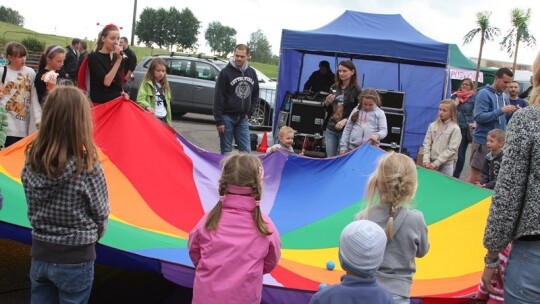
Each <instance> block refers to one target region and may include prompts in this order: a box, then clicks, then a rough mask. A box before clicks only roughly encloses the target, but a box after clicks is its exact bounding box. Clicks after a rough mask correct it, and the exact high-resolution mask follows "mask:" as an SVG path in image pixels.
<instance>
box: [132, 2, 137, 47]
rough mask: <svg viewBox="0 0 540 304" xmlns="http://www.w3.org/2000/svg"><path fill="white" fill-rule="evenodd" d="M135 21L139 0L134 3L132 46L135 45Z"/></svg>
mask: <svg viewBox="0 0 540 304" xmlns="http://www.w3.org/2000/svg"><path fill="white" fill-rule="evenodd" d="M135 20H137V0H134V1H133V23H132V24H131V45H135Z"/></svg>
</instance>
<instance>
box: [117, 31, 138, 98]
mask: <svg viewBox="0 0 540 304" xmlns="http://www.w3.org/2000/svg"><path fill="white" fill-rule="evenodd" d="M120 47H121V48H122V50H123V51H124V55H125V57H124V59H123V61H122V85H123V86H124V91H125V92H127V93H129V91H130V90H131V75H132V73H133V71H135V67H136V66H137V56H136V55H135V52H133V50H132V49H130V48H129V40H128V39H127V37H122V38H120Z"/></svg>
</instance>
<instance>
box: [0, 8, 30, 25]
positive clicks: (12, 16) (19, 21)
mask: <svg viewBox="0 0 540 304" xmlns="http://www.w3.org/2000/svg"><path fill="white" fill-rule="evenodd" d="M0 21H2V22H6V23H11V24H15V25H17V26H23V25H24V17H23V16H21V15H20V14H19V12H18V11H16V10H14V9H11V8H9V7H5V6H3V5H2V6H0Z"/></svg>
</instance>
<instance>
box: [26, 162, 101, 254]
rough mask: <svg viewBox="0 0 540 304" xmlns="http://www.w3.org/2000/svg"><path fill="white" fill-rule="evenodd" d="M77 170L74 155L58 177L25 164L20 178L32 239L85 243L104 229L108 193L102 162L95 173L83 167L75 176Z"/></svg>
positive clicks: (56, 242)
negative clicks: (34, 169) (32, 168)
mask: <svg viewBox="0 0 540 304" xmlns="http://www.w3.org/2000/svg"><path fill="white" fill-rule="evenodd" d="M75 170H76V167H75V160H74V159H73V158H71V159H70V160H69V161H68V163H67V165H66V168H65V169H64V171H63V172H62V173H61V174H60V175H59V176H58V177H56V178H50V177H49V176H47V174H45V173H36V172H34V171H32V170H31V169H30V166H29V164H28V163H26V164H25V165H24V168H23V171H22V174H21V180H22V184H23V187H24V192H25V195H26V201H27V203H28V219H29V220H30V224H31V225H32V239H33V240H38V241H41V242H46V243H52V244H59V245H68V246H86V245H88V244H93V243H95V242H97V240H98V239H99V238H101V237H102V236H103V234H104V233H105V227H106V225H107V218H108V216H109V197H108V191H107V185H106V183H105V176H104V175H103V169H102V167H101V164H98V165H96V166H95V167H94V171H93V172H92V173H88V172H86V171H82V172H81V173H80V175H79V176H78V177H76V178H74V177H73V176H74V174H75Z"/></svg>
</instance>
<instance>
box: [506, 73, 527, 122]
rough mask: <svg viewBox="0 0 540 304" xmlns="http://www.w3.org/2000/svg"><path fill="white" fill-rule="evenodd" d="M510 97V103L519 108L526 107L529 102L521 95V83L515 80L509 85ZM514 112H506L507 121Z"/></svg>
mask: <svg viewBox="0 0 540 304" xmlns="http://www.w3.org/2000/svg"><path fill="white" fill-rule="evenodd" d="M508 97H509V98H510V104H511V105H513V106H516V108H518V109H519V108H525V107H526V106H527V102H526V101H525V100H524V99H521V98H520V97H519V83H518V82H517V81H515V80H514V81H512V82H511V83H510V84H509V85H508ZM513 114H514V113H513V112H511V113H506V122H507V123H508V122H509V121H510V118H512V115H513Z"/></svg>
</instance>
